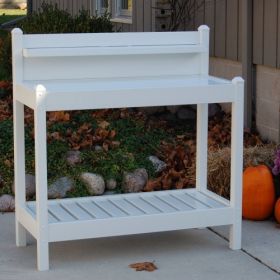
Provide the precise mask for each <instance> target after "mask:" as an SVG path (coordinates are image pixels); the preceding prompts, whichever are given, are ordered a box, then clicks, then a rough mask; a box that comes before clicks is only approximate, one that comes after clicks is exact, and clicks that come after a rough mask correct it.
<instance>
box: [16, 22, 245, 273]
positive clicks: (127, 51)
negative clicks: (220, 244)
mask: <svg viewBox="0 0 280 280" xmlns="http://www.w3.org/2000/svg"><path fill="white" fill-rule="evenodd" d="M12 43H13V46H12V48H13V85H14V135H15V137H14V139H15V140H14V141H15V191H16V242H17V245H18V246H25V245H26V231H29V232H30V233H31V234H32V235H33V236H34V237H35V238H36V240H37V259H38V262H37V265H38V269H39V270H48V269H49V242H56V241H63V240H75V239H84V238H95V237H105V236H117V235H127V234H137V233H147V232H159V231H169V230H179V229H187V228H196V227H208V226H218V225H230V232H231V234H230V247H231V248H232V249H239V248H240V246H241V192H242V189H241V185H242V146H243V145H242V144H243V143H242V138H243V132H242V131H243V87H244V82H243V80H242V79H241V78H235V79H233V80H232V81H227V80H223V79H219V78H216V77H211V76H209V75H208V66H209V29H208V27H207V26H201V27H200V28H199V29H198V31H196V32H172V33H169V32H166V33H108V34H52V35H50V34H48V35H46V34H36V35H23V34H22V31H21V30H20V29H14V30H13V32H12ZM222 102H231V103H232V156H231V200H230V201H228V200H225V199H223V198H221V197H220V196H218V195H217V194H214V193H212V192H210V191H209V190H207V131H208V104H209V103H222ZM183 104H197V159H196V163H197V174H196V188H195V189H184V190H172V191H162V192H155V193H135V194H120V195H111V196H102V197H96V196H92V197H86V198H71V199H64V200H48V197H47V187H48V186H47V142H46V112H48V111H59V110H84V109H101V108H119V107H145V106H163V105H183ZM24 105H26V106H29V107H30V108H32V109H34V121H35V157H36V160H35V162H36V166H35V170H36V201H35V202H27V201H26V199H25V182H24V181H25V180H24V178H25V145H24ZM186 242H187V241H186Z"/></svg>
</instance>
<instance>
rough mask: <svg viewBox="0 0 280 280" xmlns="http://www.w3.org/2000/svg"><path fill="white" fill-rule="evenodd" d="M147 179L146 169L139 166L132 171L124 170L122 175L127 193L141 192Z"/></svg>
mask: <svg viewBox="0 0 280 280" xmlns="http://www.w3.org/2000/svg"><path fill="white" fill-rule="evenodd" d="M147 181H148V173H147V171H146V169H144V168H139V169H136V170H135V171H134V172H125V173H124V176H123V188H124V191H125V192H127V193H133V192H141V191H143V189H144V187H145V186H146V184H147Z"/></svg>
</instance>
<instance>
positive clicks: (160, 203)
mask: <svg viewBox="0 0 280 280" xmlns="http://www.w3.org/2000/svg"><path fill="white" fill-rule="evenodd" d="M35 206H36V205H35V202H28V203H27V208H28V209H29V210H30V213H31V215H32V216H33V217H36V207H35ZM225 207H229V204H227V203H226V202H225V203H223V202H220V201H217V200H215V199H214V198H211V197H209V196H207V195H206V194H204V193H201V192H199V191H197V190H194V189H189V190H180V191H176V190H174V191H163V192H153V193H137V194H128V195H110V196H102V197H86V198H72V199H64V200H50V201H49V205H48V213H49V223H50V224H52V223H67V222H74V221H87V220H97V219H114V218H122V217H132V216H141V215H142V216H145V215H160V214H167V213H176V212H182V211H196V210H208V209H217V208H225Z"/></svg>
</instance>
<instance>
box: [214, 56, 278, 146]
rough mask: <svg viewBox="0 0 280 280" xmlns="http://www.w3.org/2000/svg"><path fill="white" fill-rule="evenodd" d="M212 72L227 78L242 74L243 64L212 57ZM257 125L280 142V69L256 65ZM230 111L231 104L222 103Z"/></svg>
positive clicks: (266, 137)
mask: <svg viewBox="0 0 280 280" xmlns="http://www.w3.org/2000/svg"><path fill="white" fill-rule="evenodd" d="M209 70H210V74H211V75H213V76H218V77H221V78H225V79H232V78H233V77H235V76H241V75H242V65H241V63H240V62H238V61H233V60H228V59H221V58H215V57H211V58H210V69H209ZM255 71H256V74H255V75H256V90H255V106H256V126H257V129H258V131H259V132H260V134H261V135H262V136H263V137H264V138H265V139H266V140H270V141H274V142H276V143H279V142H280V70H279V69H276V68H273V67H268V66H263V65H257V66H256V69H255ZM222 107H223V109H224V110H225V111H227V112H229V111H230V109H231V106H230V104H222Z"/></svg>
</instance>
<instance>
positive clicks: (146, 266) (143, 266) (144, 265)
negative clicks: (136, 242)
mask: <svg viewBox="0 0 280 280" xmlns="http://www.w3.org/2000/svg"><path fill="white" fill-rule="evenodd" d="M129 267H130V268H134V269H135V270H136V271H149V272H152V271H154V270H157V269H158V268H157V266H156V265H155V264H154V263H153V262H139V263H133V264H130V265H129Z"/></svg>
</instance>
